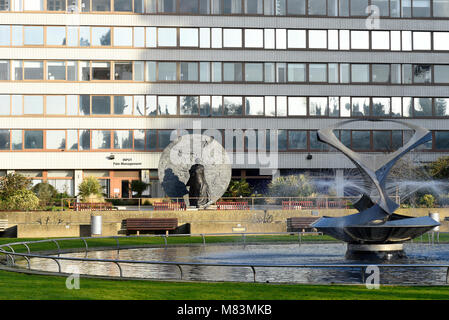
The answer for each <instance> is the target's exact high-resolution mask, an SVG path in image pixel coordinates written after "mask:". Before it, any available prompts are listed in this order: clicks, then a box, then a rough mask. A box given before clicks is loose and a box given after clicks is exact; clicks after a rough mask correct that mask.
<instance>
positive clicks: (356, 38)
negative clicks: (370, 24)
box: [351, 31, 369, 50]
mask: <svg viewBox="0 0 449 320" xmlns="http://www.w3.org/2000/svg"><path fill="white" fill-rule="evenodd" d="M351 49H356V50H357V49H363V50H367V49H369V31H351Z"/></svg>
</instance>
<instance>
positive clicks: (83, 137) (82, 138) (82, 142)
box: [78, 130, 94, 151]
mask: <svg viewBox="0 0 449 320" xmlns="http://www.w3.org/2000/svg"><path fill="white" fill-rule="evenodd" d="M78 133H79V150H80V151H81V150H90V136H91V134H90V130H78ZM92 144H94V142H92Z"/></svg>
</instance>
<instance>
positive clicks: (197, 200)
mask: <svg viewBox="0 0 449 320" xmlns="http://www.w3.org/2000/svg"><path fill="white" fill-rule="evenodd" d="M189 174H190V177H189V181H187V183H186V186H187V187H189V202H190V205H191V206H194V207H197V208H200V207H203V206H205V205H206V204H207V203H208V202H209V199H210V190H209V186H208V184H207V181H206V177H205V175H204V166H203V165H201V164H194V165H193V166H192V167H190V170H189Z"/></svg>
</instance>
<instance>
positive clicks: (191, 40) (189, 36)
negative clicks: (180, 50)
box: [179, 28, 198, 47]
mask: <svg viewBox="0 0 449 320" xmlns="http://www.w3.org/2000/svg"><path fill="white" fill-rule="evenodd" d="M179 45H180V46H181V47H198V29H196V28H180V29H179Z"/></svg>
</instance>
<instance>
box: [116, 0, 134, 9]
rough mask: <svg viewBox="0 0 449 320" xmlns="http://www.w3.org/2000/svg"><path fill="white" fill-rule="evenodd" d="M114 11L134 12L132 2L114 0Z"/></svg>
mask: <svg viewBox="0 0 449 320" xmlns="http://www.w3.org/2000/svg"><path fill="white" fill-rule="evenodd" d="M114 11H121V12H132V11H133V4H132V0H114Z"/></svg>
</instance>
